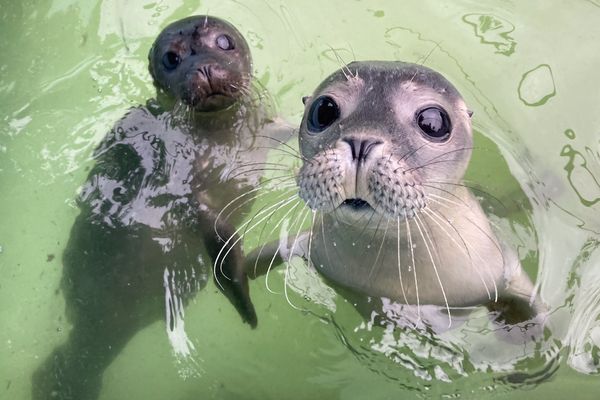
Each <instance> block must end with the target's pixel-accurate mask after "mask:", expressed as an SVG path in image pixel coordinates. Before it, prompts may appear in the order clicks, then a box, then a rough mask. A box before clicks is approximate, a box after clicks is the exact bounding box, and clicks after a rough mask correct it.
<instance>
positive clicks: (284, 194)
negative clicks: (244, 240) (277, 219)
mask: <svg viewBox="0 0 600 400" xmlns="http://www.w3.org/2000/svg"><path fill="white" fill-rule="evenodd" d="M292 192H294V190H293V189H291V190H287V191H284V192H283V193H281V194H279V195H278V196H277V197H276V198H275V200H279V199H281V198H282V197H284V196H288V195H289V194H290V193H292ZM267 193H268V192H267ZM267 206H268V204H267V205H265V206H263V207H261V208H260V209H259V211H260V210H263V209H264V208H265V207H267ZM285 206H286V204H284V205H281V206H279V207H276V208H275V209H273V211H272V212H271V213H270V214H269V218H268V219H267V220H266V221H265V226H266V224H267V223H268V222H269V221H270V220H271V217H272V216H273V215H275V213H276V212H278V211H279V210H281V209H282V208H283V207H285ZM256 215H257V214H255V215H253V216H252V218H250V221H249V222H250V223H252V221H253V220H254V219H255V218H256ZM249 225H250V224H248V225H246V227H248V226H249ZM265 226H263V228H264V227H265ZM240 236H241V237H244V236H246V229H244V232H243V233H242V234H241V235H240Z"/></svg>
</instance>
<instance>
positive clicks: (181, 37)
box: [148, 15, 252, 111]
mask: <svg viewBox="0 0 600 400" xmlns="http://www.w3.org/2000/svg"><path fill="white" fill-rule="evenodd" d="M148 59H149V62H150V65H149V70H150V74H151V75H152V78H153V79H154V84H155V86H156V87H157V89H158V91H159V94H166V95H167V96H168V97H170V98H171V99H175V100H181V101H182V102H183V103H184V104H186V105H188V106H190V107H192V108H193V109H194V110H196V111H216V110H221V109H224V108H227V107H229V106H231V105H232V104H234V103H235V102H236V101H237V100H238V99H239V98H241V97H242V96H243V95H244V94H247V93H248V92H249V86H250V80H251V74H252V60H251V56H250V50H249V48H248V44H247V43H246V40H245V39H244V37H243V36H242V34H241V33H240V32H239V31H238V30H237V29H236V28H235V27H234V26H233V25H231V24H230V23H228V22H226V21H224V20H221V19H219V18H215V17H210V16H206V15H197V16H192V17H188V18H185V19H182V20H179V21H176V22H174V23H172V24H170V25H169V26H167V27H166V28H165V29H164V30H163V31H162V32H161V33H160V34H159V35H158V37H157V39H156V41H155V42H154V44H153V45H152V48H151V49H150V53H149V54H148Z"/></svg>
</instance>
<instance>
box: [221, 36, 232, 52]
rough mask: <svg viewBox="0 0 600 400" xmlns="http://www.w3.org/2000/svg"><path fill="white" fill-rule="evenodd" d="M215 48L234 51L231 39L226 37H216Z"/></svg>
mask: <svg viewBox="0 0 600 400" xmlns="http://www.w3.org/2000/svg"><path fill="white" fill-rule="evenodd" d="M217 46H219V48H220V49H221V50H233V49H235V45H234V43H233V39H232V38H230V37H229V36H227V35H220V36H218V37H217Z"/></svg>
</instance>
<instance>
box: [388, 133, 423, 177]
mask: <svg viewBox="0 0 600 400" xmlns="http://www.w3.org/2000/svg"><path fill="white" fill-rule="evenodd" d="M404 142H405V143H409V142H408V140H405V141H404ZM426 145H427V144H426V143H423V144H422V145H421V146H419V147H417V148H416V149H413V150H410V151H408V152H406V153H405V154H403V155H402V156H401V157H400V161H406V160H408V158H409V157H412V156H413V155H415V154H416V153H417V152H418V151H419V150H421V149H422V148H424V147H425V146H426ZM394 172H396V170H394Z"/></svg>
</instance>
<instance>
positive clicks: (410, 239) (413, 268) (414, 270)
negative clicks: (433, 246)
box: [404, 214, 421, 324]
mask: <svg viewBox="0 0 600 400" xmlns="http://www.w3.org/2000/svg"><path fill="white" fill-rule="evenodd" d="M404 222H405V223H406V232H407V233H408V246H409V248H410V257H411V260H412V270H413V276H414V278H415V293H416V295H417V324H419V323H420V322H421V302H420V300H419V283H418V281H417V265H416V264H415V249H414V247H413V241H412V234H411V232H410V224H409V223H408V217H407V216H406V214H405V215H404Z"/></svg>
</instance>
